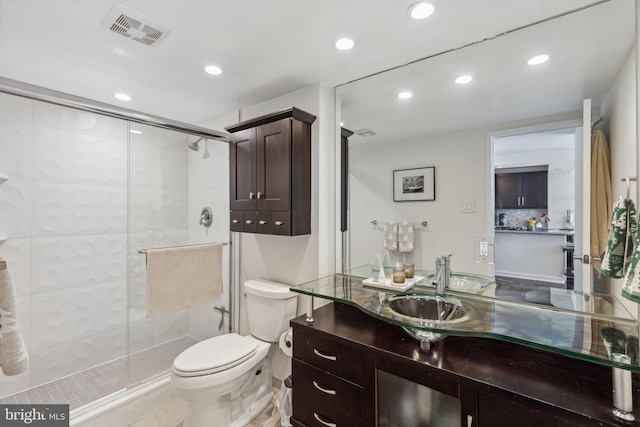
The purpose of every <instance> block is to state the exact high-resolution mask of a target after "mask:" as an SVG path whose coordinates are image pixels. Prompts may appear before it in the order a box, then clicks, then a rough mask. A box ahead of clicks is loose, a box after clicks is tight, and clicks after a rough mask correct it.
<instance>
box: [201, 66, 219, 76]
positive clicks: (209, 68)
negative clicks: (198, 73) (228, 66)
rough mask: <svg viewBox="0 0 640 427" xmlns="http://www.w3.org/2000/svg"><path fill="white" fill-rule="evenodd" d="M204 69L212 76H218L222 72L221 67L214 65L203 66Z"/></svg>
mask: <svg viewBox="0 0 640 427" xmlns="http://www.w3.org/2000/svg"><path fill="white" fill-rule="evenodd" d="M204 71H206V72H207V73H209V74H213V75H214V76H218V75H220V74H222V68H220V67H218V66H216V65H207V66H206V67H204Z"/></svg>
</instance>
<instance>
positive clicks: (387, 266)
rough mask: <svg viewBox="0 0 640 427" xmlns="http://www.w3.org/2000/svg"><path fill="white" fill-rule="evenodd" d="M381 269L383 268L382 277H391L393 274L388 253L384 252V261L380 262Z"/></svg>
mask: <svg viewBox="0 0 640 427" xmlns="http://www.w3.org/2000/svg"><path fill="white" fill-rule="evenodd" d="M382 267H383V268H384V275H385V276H386V277H391V275H392V274H393V264H391V257H390V256H389V251H385V253H384V260H382Z"/></svg>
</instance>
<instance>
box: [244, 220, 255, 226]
mask: <svg viewBox="0 0 640 427" xmlns="http://www.w3.org/2000/svg"><path fill="white" fill-rule="evenodd" d="M245 224H249V225H251V224H253V221H251V220H250V219H248V220H246V221H245Z"/></svg>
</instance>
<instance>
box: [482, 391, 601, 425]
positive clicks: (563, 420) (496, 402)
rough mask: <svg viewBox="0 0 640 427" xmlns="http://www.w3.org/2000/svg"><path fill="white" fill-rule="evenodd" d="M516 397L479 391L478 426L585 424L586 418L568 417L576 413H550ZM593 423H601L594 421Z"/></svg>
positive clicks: (546, 408)
mask: <svg viewBox="0 0 640 427" xmlns="http://www.w3.org/2000/svg"><path fill="white" fill-rule="evenodd" d="M516 399H518V398H516V397H514V399H502V398H499V397H497V396H489V395H486V394H483V393H481V394H480V396H479V405H480V413H481V418H480V420H479V421H480V422H479V423H478V427H504V426H518V427H543V426H562V427H579V426H584V425H587V424H586V422H587V420H584V419H583V420H579V419H571V418H570V417H572V418H579V417H578V416H577V415H576V414H571V413H568V412H566V413H564V414H563V413H562V412H563V411H562V410H558V409H556V410H555V411H554V412H555V413H554V414H552V413H550V412H549V406H547V405H544V404H540V403H539V402H536V401H533V400H531V401H526V400H524V401H522V402H517V401H516ZM520 400H522V399H520ZM536 406H537V407H536ZM612 418H613V417H612ZM589 425H591V424H589ZM593 425H602V424H600V423H597V422H595V421H594V423H593Z"/></svg>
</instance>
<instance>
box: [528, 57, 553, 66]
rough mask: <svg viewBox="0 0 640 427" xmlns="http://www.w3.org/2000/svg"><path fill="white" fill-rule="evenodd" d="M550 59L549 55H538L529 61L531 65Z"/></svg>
mask: <svg viewBox="0 0 640 427" xmlns="http://www.w3.org/2000/svg"><path fill="white" fill-rule="evenodd" d="M548 60H549V55H537V56H534V57H533V58H531V59H529V61H527V63H528V64H529V65H538V64H542V63H543V62H547V61H548Z"/></svg>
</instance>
